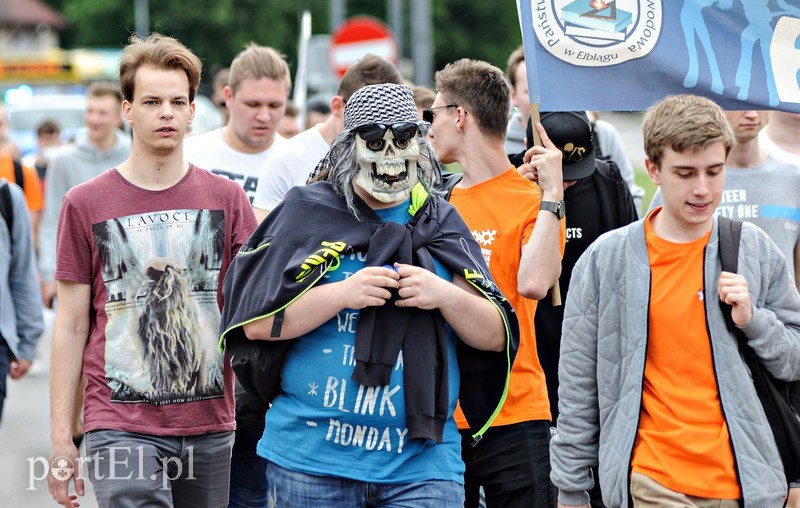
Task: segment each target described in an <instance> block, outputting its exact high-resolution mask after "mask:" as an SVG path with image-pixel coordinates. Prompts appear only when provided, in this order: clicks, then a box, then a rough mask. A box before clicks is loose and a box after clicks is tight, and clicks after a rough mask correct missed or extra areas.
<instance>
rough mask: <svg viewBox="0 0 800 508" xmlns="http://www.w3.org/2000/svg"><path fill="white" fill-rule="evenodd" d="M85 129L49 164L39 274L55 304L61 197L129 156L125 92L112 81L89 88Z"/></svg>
mask: <svg viewBox="0 0 800 508" xmlns="http://www.w3.org/2000/svg"><path fill="white" fill-rule="evenodd" d="M83 117H84V120H85V122H86V129H83V130H81V131H79V132H78V134H77V135H76V139H75V142H74V143H72V144H69V145H67V146H64V147H61V148H59V149H58V150H57V151H56V153H54V154H53V157H52V158H51V159H50V161H49V162H48V164H47V173H46V174H47V180H46V186H45V194H44V213H43V214H42V220H41V222H40V223H39V231H38V234H39V253H38V254H39V275H40V277H41V280H42V300H43V301H44V304H45V305H46V306H47V307H52V306H53V298H54V297H55V296H56V283H55V280H53V272H54V271H55V269H56V230H57V228H58V215H59V213H60V212H61V200H62V198H63V197H64V194H66V193H67V191H68V190H70V189H71V188H73V187H75V186H76V185H78V184H80V183H83V182H86V181H88V180H91V179H92V178H94V177H95V176H97V175H99V174H100V173H102V172H103V171H105V170H107V169H110V168H113V167H114V166H116V165H117V164H119V163H120V162H122V161H124V160H125V159H127V158H128V155H130V153H131V140H130V138H129V137H128V136H127V135H126V134H125V133H123V132H122V131H121V130H120V129H119V126H120V124H121V123H122V92H120V90H119V86H118V85H116V84H112V83H106V82H96V83H93V84H91V85H89V88H88V89H87V90H86V111H85V112H84V114H83Z"/></svg>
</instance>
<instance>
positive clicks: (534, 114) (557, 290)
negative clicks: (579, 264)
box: [531, 102, 561, 307]
mask: <svg viewBox="0 0 800 508" xmlns="http://www.w3.org/2000/svg"><path fill="white" fill-rule="evenodd" d="M539 119H540V116H539V103H538V102H537V103H535V104H531V127H532V129H531V130H532V131H533V144H532V145H531V146H533V145H539V146H544V145H542V138H541V136H539V131H538V129H536V124H537V123H539ZM550 297H551V298H552V301H553V307H559V306H560V305H561V284H559V282H558V279H556V283H555V284H554V285H553V287H552V288H550Z"/></svg>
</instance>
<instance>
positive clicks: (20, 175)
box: [14, 159, 25, 190]
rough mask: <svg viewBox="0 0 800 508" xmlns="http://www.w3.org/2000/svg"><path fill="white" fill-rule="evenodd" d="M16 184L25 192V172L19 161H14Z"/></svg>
mask: <svg viewBox="0 0 800 508" xmlns="http://www.w3.org/2000/svg"><path fill="white" fill-rule="evenodd" d="M14 183H16V184H17V185H19V188H20V189H22V190H25V172H24V171H22V164H21V163H20V162H19V161H18V160H17V159H14Z"/></svg>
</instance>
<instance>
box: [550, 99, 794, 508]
mask: <svg viewBox="0 0 800 508" xmlns="http://www.w3.org/2000/svg"><path fill="white" fill-rule="evenodd" d="M644 139H645V152H646V154H647V160H646V161H645V164H646V166H647V171H648V175H649V176H650V178H651V180H652V181H653V182H654V183H655V184H656V185H659V186H660V187H661V192H662V195H663V197H664V199H663V200H664V205H663V206H662V207H659V208H656V209H655V210H653V211H651V212H650V213H649V214H648V215H647V217H645V218H643V219H642V220H640V221H638V222H635V223H633V224H631V225H629V226H626V227H624V228H621V229H618V230H615V231H612V232H610V233H607V234H605V235H603V236H602V237H600V238H599V239H598V240H597V241H596V242H595V243H594V244H592V245H591V246H590V247H589V249H588V250H587V251H586V252H585V253H584V254H583V256H582V257H581V258H580V260H579V261H578V263H577V264H576V266H575V269H574V271H573V275H572V282H571V285H570V286H571V287H570V292H569V296H568V297H567V302H566V309H565V316H564V326H563V334H562V345H561V359H560V364H559V382H560V388H559V410H560V413H561V416H560V418H559V421H558V422H559V425H558V434H557V435H556V436H555V437H554V438H553V440H552V442H551V467H552V474H551V478H552V480H553V483H555V485H556V486H557V487H558V488H559V506H583V507H588V506H589V504H588V503H589V496H588V494H587V493H586V491H587V490H589V489H590V488H591V487H592V485H593V484H594V482H595V481H597V479H595V478H593V477H592V474H591V472H590V471H591V467H592V466H595V465H599V467H598V469H599V481H600V484H601V486H602V490H603V501H604V502H605V504H606V505H607V506H609V507H619V506H625V507H627V506H630V505H632V504H633V505H636V506H637V507H638V506H642V507H656V506H670V507H672V506H698V507H700V506H718V507H738V506H742V505H744V506H745V507H749V506H759V507H761V506H782V505H783V501H784V499H785V496H786V495H787V482H786V477H785V475H784V472H783V467H782V463H781V459H780V457H779V454H778V449H777V446H776V445H775V442H774V440H773V439H771V435H770V427H769V423H768V422H767V420H766V417H765V415H764V411H763V409H762V407H761V404H760V403H759V400H758V398H757V396H756V392H755V389H754V385H753V381H752V379H751V377H750V374H749V371H748V369H747V367H746V365H745V363H744V360H743V359H742V357H741V356H740V353H739V350H738V347H737V340H736V337H735V335H734V334H733V333H731V332H730V331H729V330H728V328H727V327H726V323H725V319H724V318H723V314H722V311H721V309H720V305H719V301H720V300H721V301H722V302H724V303H726V304H729V305H731V306H732V318H733V322H734V324H735V325H736V326H738V327H739V328H740V329H741V331H742V332H743V333H744V335H745V336H746V337H747V340H748V345H749V346H750V347H751V348H752V349H753V350H754V351H755V354H756V355H757V357H758V359H759V361H760V362H761V363H762V365H763V366H764V367H765V368H766V369H767V370H768V371H769V372H770V373H771V374H772V375H773V376H774V377H775V378H777V379H780V380H785V381H788V380H796V379H798V378H800V297H798V293H797V290H796V288H795V287H794V281H793V280H792V278H791V276H790V273H789V268H788V265H787V262H786V259H785V258H784V257H783V255H782V254H781V253H780V251H779V250H778V248H777V247H776V246H775V244H774V243H773V242H772V241H771V240H770V239H769V238H768V237H767V235H766V234H765V233H764V232H763V231H762V230H760V229H758V228H757V227H755V226H753V225H752V224H743V227H742V235H741V242H740V251H739V270H738V271H739V273H738V274H735V273H729V272H722V271H721V263H720V260H719V259H720V258H719V236H718V230H719V228H718V223H717V219H716V218H715V216H714V209H715V208H716V206H717V204H718V203H719V201H720V199H721V197H722V190H723V184H724V175H725V159H726V157H727V155H728V152H729V151H730V148H731V146H732V144H733V143H734V135H733V132H732V130H731V128H730V126H729V124H728V122H727V120H726V118H725V116H724V114H723V113H722V111H721V110H720V109H719V107H718V106H717V105H716V104H714V103H713V102H711V101H709V100H707V99H704V98H701V97H697V96H691V95H679V96H671V97H668V98H666V99H665V100H663V101H662V102H661V103H659V104H657V105H656V106H654V107H653V108H652V109H651V110H650V111H649V112H648V116H647V118H646V119H645V123H644Z"/></svg>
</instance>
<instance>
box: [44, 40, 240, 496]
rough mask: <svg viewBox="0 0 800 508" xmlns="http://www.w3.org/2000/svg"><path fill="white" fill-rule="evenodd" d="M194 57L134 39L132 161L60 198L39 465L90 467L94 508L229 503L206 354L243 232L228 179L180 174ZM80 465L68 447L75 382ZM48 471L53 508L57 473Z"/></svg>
mask: <svg viewBox="0 0 800 508" xmlns="http://www.w3.org/2000/svg"><path fill="white" fill-rule="evenodd" d="M200 72H201V64H200V61H199V59H198V58H197V57H196V56H195V55H194V54H193V53H192V52H191V51H190V50H188V49H187V48H186V47H185V46H183V45H182V44H181V43H180V42H178V41H177V40H175V39H172V38H169V37H164V36H161V35H157V34H154V35H151V36H149V37H148V38H147V39H145V40H142V39H140V38H137V37H135V36H134V37H133V38H132V39H131V43H130V44H129V45H128V46H127V47H126V48H125V50H124V51H123V54H122V58H121V61H120V85H121V89H122V92H123V96H124V98H125V100H124V102H123V104H122V112H123V115H124V117H125V120H126V121H127V122H128V123H129V124H130V126H131V129H132V130H133V149H132V153H131V156H130V157H129V158H128V159H127V160H125V161H124V162H123V163H121V164H120V165H119V166H117V167H116V168H112V169H110V170H108V171H106V172H104V173H102V174H100V175H99V176H98V177H96V178H94V179H92V180H90V181H89V182H87V183H85V184H82V185H79V186H77V187H75V188H73V189H72V190H70V191H69V192H68V193H67V194H66V195H65V197H64V202H63V205H62V209H61V217H60V218H59V232H58V238H57V241H58V255H57V259H56V272H55V278H56V280H57V284H58V295H59V306H58V310H57V313H56V324H55V328H54V331H53V346H52V354H53V362H52V366H51V388H50V393H51V395H50V399H51V439H52V446H53V450H52V455H51V460H52V463H53V464H54V465H55V466H57V467H58V468H59V470H67V471H68V469H69V467H70V466H71V467H73V468H74V470H73V473H74V477H75V480H74V482H75V490H76V494H77V495H83V494H84V483H83V476H84V475H85V474H86V472H87V471H88V475H89V477H90V478H91V480H92V484H93V486H94V491H95V494H96V497H97V501H98V504H99V505H100V506H112V505H113V506H143V505H150V504H152V505H159V506H187V507H189V506H191V507H199V506H203V507H211V506H214V507H219V506H226V505H227V501H228V481H229V473H228V469H229V467H230V454H231V447H232V443H233V429H234V426H235V422H234V398H233V374H232V371H231V369H230V366H229V364H228V362H227V361H225V357H224V355H223V354H220V353H219V350H218V349H217V330H218V327H219V319H220V313H219V307H220V305H221V303H222V302H221V298H220V297H219V294H218V291H217V289H218V287H220V286H221V282H222V278H223V277H224V275H225V271H226V270H227V268H228V265H229V264H230V262H231V260H232V258H233V256H234V255H235V254H236V252H237V251H238V249H239V246H240V245H242V243H243V242H244V241H245V240H246V239H247V237H248V236H249V234H250V233H251V232H252V230H253V229H254V228H255V226H256V222H255V217H254V215H253V212H252V210H251V208H250V203H249V201H248V199H247V196H246V195H245V193H244V192H243V190H242V189H241V187H239V186H238V185H237V184H236V183H234V182H232V181H230V180H228V179H226V178H222V177H219V176H216V175H213V174H211V173H209V172H207V171H205V170H202V169H199V168H197V167H195V166H193V165H190V164H189V163H187V162H186V161H185V160H184V158H183V137H184V135H185V134H186V131H187V128H188V126H189V124H190V123H191V122H192V119H193V117H194V112H195V109H194V102H193V100H194V97H195V93H196V91H197V87H198V84H199V80H200ZM82 372H83V374H84V375H85V376H86V378H87V380H88V384H87V386H86V391H85V406H84V431H85V436H86V438H85V441H86V455H87V456H86V457H85V458H83V459H80V458H79V454H78V450H77V449H76V447H75V446H74V445H73V444H72V425H71V421H72V414H73V410H74V401H75V395H76V392H77V390H78V386H79V382H80V377H81V373H82ZM64 476H65V478H63V479H62V477H58V478H57V477H56V476H55V475H51V476H50V478H49V484H50V492H51V493H52V495H53V498H54V499H55V500H56V501H57V502H59V503H60V504H62V505H63V506H65V507H69V506H77V504H78V503H77V496H76V495H75V494H72V495H70V494H69V475H68V474H67V475H64Z"/></svg>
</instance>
